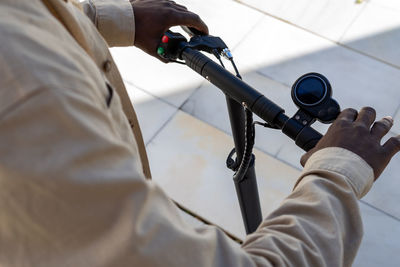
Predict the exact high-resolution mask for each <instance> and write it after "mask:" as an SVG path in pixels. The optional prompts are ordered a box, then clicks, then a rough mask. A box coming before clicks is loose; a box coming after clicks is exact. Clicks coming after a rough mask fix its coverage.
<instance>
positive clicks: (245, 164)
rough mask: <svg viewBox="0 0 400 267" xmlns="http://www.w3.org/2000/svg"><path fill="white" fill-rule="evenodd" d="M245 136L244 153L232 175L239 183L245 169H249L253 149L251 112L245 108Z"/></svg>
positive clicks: (244, 173)
mask: <svg viewBox="0 0 400 267" xmlns="http://www.w3.org/2000/svg"><path fill="white" fill-rule="evenodd" d="M244 114H245V121H246V123H245V128H244V129H245V134H244V139H245V140H244V141H245V144H244V152H243V157H242V161H241V162H240V166H239V168H238V169H237V171H236V172H235V174H234V175H233V180H235V181H238V182H241V181H242V180H243V179H244V176H245V175H246V172H247V169H248V168H249V165H250V162H251V159H252V155H253V147H254V137H255V135H254V124H253V112H251V111H250V110H249V109H247V108H245V110H244Z"/></svg>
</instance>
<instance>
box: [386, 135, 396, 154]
mask: <svg viewBox="0 0 400 267" xmlns="http://www.w3.org/2000/svg"><path fill="white" fill-rule="evenodd" d="M383 149H385V151H386V152H387V153H388V154H389V155H390V157H393V156H394V155H395V154H396V153H397V152H399V151H400V135H398V136H396V137H391V138H390V139H389V140H387V141H386V143H385V144H384V145H383Z"/></svg>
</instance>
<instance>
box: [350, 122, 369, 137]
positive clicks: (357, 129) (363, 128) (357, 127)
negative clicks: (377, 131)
mask: <svg viewBox="0 0 400 267" xmlns="http://www.w3.org/2000/svg"><path fill="white" fill-rule="evenodd" d="M353 128H354V131H355V132H356V133H359V134H360V133H364V132H366V131H367V130H368V128H367V127H366V126H365V124H364V123H359V122H355V123H354V124H353Z"/></svg>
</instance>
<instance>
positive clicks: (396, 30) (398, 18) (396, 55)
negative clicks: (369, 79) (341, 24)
mask: <svg viewBox="0 0 400 267" xmlns="http://www.w3.org/2000/svg"><path fill="white" fill-rule="evenodd" d="M397 2H398V3H399V1H397ZM375 3H376V4H375ZM397 6H398V7H400V4H398V5H397ZM340 42H341V43H343V44H345V45H347V46H349V47H351V48H353V49H356V50H358V51H361V52H363V53H366V54H368V55H371V56H373V57H376V58H379V59H381V60H383V61H385V62H388V63H390V64H393V65H395V66H397V67H400V51H399V49H398V43H399V42H400V9H394V8H391V7H386V6H381V4H380V2H371V3H369V4H368V5H367V6H366V8H365V10H364V11H363V12H362V13H361V15H360V16H359V17H358V18H357V19H356V20H355V22H354V23H353V25H352V26H351V27H350V28H349V29H348V30H347V32H346V34H345V35H344V37H343V38H342V39H341V40H340Z"/></svg>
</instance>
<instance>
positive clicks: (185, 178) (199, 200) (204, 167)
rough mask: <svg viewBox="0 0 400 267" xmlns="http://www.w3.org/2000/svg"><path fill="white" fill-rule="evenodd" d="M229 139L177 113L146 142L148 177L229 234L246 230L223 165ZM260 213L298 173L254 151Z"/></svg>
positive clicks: (272, 205) (267, 210) (278, 198)
mask: <svg viewBox="0 0 400 267" xmlns="http://www.w3.org/2000/svg"><path fill="white" fill-rule="evenodd" d="M231 146H232V140H231V137H229V136H228V135H226V134H224V133H223V132H221V131H219V130H217V129H215V128H214V127H211V126H209V125H207V124H205V123H203V122H201V121H199V120H197V119H196V118H194V117H192V116H190V115H188V114H186V113H184V112H179V113H178V114H177V115H176V116H175V117H174V118H173V120H172V121H171V122H170V123H169V124H168V125H167V126H166V127H165V128H164V129H163V130H162V131H161V132H160V134H159V135H158V136H157V137H156V138H155V139H154V140H152V142H151V143H150V144H149V145H148V152H149V158H150V165H151V167H152V174H153V179H154V180H155V181H156V182H157V183H159V184H160V185H161V187H162V188H163V189H164V190H166V192H167V193H168V194H169V196H171V197H172V198H173V199H175V200H176V201H178V202H179V203H182V204H183V205H185V206H186V207H187V208H189V209H191V210H193V211H194V212H196V213H197V214H199V215H200V216H203V217H205V218H206V219H208V220H210V221H211V222H212V223H215V224H217V225H219V226H221V227H223V228H224V229H226V230H228V231H229V232H231V233H233V234H235V235H237V236H239V237H242V238H243V237H244V236H245V231H244V227H243V223H242V219H241V215H240V209H239V205H238V201H237V197H236V193H235V189H234V184H233V181H232V172H231V171H230V170H228V169H226V167H225V160H226V156H227V153H228V152H229V150H230V149H231ZM255 155H256V158H257V163H256V171H257V175H258V185H259V192H260V198H261V203H262V210H263V214H264V215H266V214H268V213H270V212H271V211H272V210H273V209H274V208H276V207H278V206H279V203H280V202H281V201H282V199H283V198H284V197H285V196H287V195H288V194H289V193H290V191H291V189H292V187H293V184H294V183H295V180H296V178H297V176H298V171H297V170H295V169H293V168H291V167H289V166H287V165H285V164H283V163H281V162H279V161H277V160H275V159H273V158H272V157H269V156H267V155H266V154H264V153H260V152H259V151H257V150H255Z"/></svg>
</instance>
